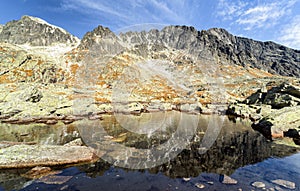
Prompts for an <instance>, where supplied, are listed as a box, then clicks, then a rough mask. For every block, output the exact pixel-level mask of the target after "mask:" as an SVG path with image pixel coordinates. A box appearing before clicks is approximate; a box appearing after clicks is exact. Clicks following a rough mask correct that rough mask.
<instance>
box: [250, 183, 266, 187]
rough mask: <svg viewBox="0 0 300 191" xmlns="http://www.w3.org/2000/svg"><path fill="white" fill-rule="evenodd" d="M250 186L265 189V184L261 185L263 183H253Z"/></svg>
mask: <svg viewBox="0 0 300 191" xmlns="http://www.w3.org/2000/svg"><path fill="white" fill-rule="evenodd" d="M251 185H252V186H254V187H256V188H265V187H266V185H265V183H263V182H253V183H252V184H251Z"/></svg>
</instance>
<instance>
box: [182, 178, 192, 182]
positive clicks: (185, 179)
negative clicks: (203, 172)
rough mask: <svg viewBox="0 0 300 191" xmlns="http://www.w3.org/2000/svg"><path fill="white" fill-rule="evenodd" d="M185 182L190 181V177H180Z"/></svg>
mask: <svg viewBox="0 0 300 191" xmlns="http://www.w3.org/2000/svg"><path fill="white" fill-rule="evenodd" d="M182 179H183V180H184V181H185V182H187V181H190V180H191V178H182Z"/></svg>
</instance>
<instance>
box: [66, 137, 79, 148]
mask: <svg viewBox="0 0 300 191" xmlns="http://www.w3.org/2000/svg"><path fill="white" fill-rule="evenodd" d="M82 145H83V142H82V140H81V138H78V139H75V140H73V141H70V142H68V143H66V144H64V146H67V147H69V146H82Z"/></svg>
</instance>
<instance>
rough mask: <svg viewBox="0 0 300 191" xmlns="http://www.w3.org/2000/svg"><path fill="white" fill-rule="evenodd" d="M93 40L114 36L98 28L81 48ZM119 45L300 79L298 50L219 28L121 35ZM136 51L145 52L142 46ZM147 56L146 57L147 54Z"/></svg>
mask: <svg viewBox="0 0 300 191" xmlns="http://www.w3.org/2000/svg"><path fill="white" fill-rule="evenodd" d="M99 32H100V33H99ZM95 36H98V37H99V36H100V37H101V38H103V37H105V36H106V37H107V36H114V34H113V33H112V32H111V31H110V30H109V29H108V28H103V27H101V26H99V27H97V28H96V29H95V30H94V31H92V32H88V33H87V34H86V35H85V37H84V38H83V40H82V42H81V45H80V47H85V48H88V47H89V46H90V45H91V42H90V41H91V39H93V38H91V37H95ZM114 38H115V36H114ZM119 41H120V42H123V43H126V44H130V45H132V46H134V45H141V44H144V45H145V44H146V45H147V44H156V45H158V46H156V47H154V49H155V50H156V51H157V50H161V49H164V48H165V47H166V46H167V47H170V48H173V49H177V50H186V52H188V53H190V54H192V55H193V56H196V57H202V58H216V57H217V58H218V60H219V62H221V63H226V64H228V63H229V64H236V65H240V66H243V67H252V68H258V69H262V70H264V71H268V72H270V73H273V74H279V75H284V76H295V77H300V66H299V63H300V51H299V50H293V49H290V48H287V47H285V46H282V45H279V44H276V43H273V42H260V41H255V40H251V39H247V38H242V37H236V36H233V35H232V34H230V33H229V32H227V31H226V30H224V29H219V28H213V29H209V30H207V31H204V30H203V31H197V30H196V29H195V28H193V27H187V26H168V27H165V28H164V29H162V30H161V31H158V30H150V31H149V32H145V31H143V32H127V33H125V34H122V33H121V34H120V36H119ZM139 48H140V49H144V50H145V47H143V46H142V47H141V46H140V47H139ZM147 54H148V55H149V51H148V52H147Z"/></svg>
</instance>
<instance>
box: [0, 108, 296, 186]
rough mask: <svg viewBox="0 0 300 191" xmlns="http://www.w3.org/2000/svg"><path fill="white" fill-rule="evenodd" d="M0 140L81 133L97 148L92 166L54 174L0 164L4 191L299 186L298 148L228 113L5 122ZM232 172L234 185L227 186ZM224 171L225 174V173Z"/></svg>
mask: <svg viewBox="0 0 300 191" xmlns="http://www.w3.org/2000/svg"><path fill="white" fill-rule="evenodd" d="M2 126H3V128H2V131H1V132H0V141H35V142H38V143H40V144H64V143H66V142H68V141H70V140H72V139H75V138H78V137H81V138H82V140H83V141H84V143H85V144H86V145H88V146H91V147H93V148H95V149H96V150H97V153H98V155H99V156H100V157H101V159H100V160H99V161H98V162H96V163H94V164H82V165H76V166H68V167H56V168H54V170H57V171H58V172H57V173H56V175H53V176H48V177H46V178H43V179H40V180H30V179H27V178H24V177H23V176H22V174H24V173H25V172H26V171H28V169H18V170H0V190H120V191H121V190H137V191H138V190H139V191H140V190H147V191H150V190H152V191H156V190H230V191H231V190H262V189H259V188H256V187H254V186H252V185H251V184H252V183H253V182H261V183H264V190H290V189H288V188H285V187H283V186H279V185H277V184H274V183H272V180H276V179H283V180H287V181H291V182H294V183H295V184H296V188H295V189H294V190H300V153H299V152H298V151H297V149H295V148H294V147H290V146H287V145H279V144H275V143H273V142H271V141H269V140H267V139H266V138H264V137H263V136H262V135H261V134H260V133H258V132H256V131H254V130H252V129H251V128H250V123H249V122H247V121H242V120H234V121H233V120H230V119H228V118H227V117H225V116H223V117H221V116H216V115H210V116H205V115H204V116H203V115H201V116H200V115H190V114H185V113H179V112H157V113H148V114H142V115H140V116H133V115H121V114H118V115H115V116H104V119H103V120H101V121H99V120H96V121H89V120H82V121H78V122H75V123H73V124H69V125H62V124H57V125H54V126H47V125H22V126H20V125H19V126H16V125H7V124H5V125H3V124H2ZM227 176H229V177H230V180H229V182H231V183H232V184H225V183H224V179H226V177H227ZM224 177H225V178H224Z"/></svg>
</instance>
